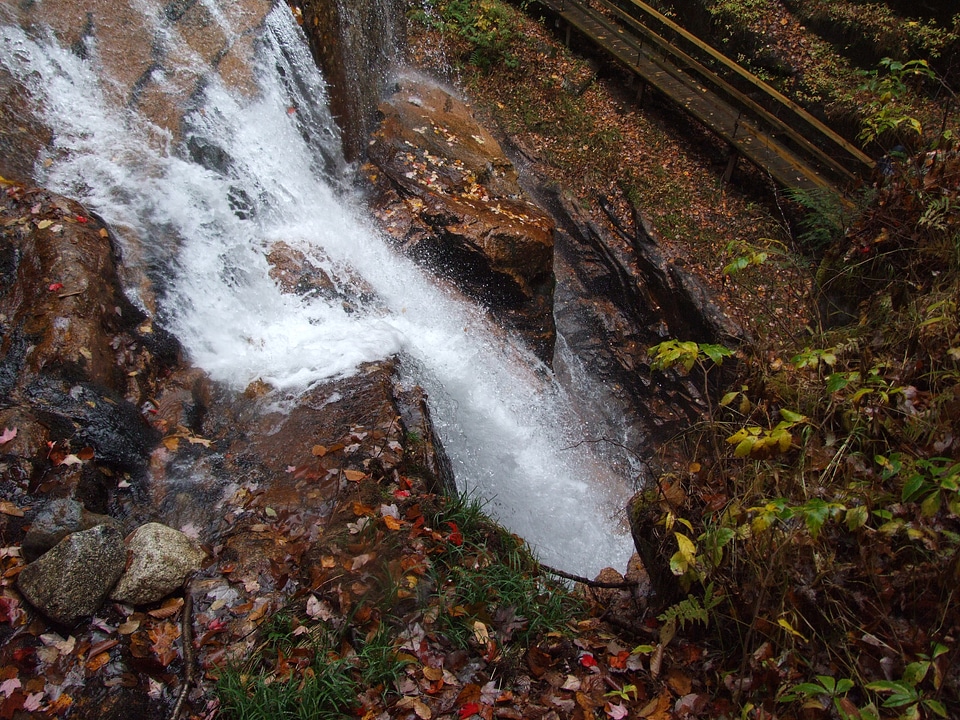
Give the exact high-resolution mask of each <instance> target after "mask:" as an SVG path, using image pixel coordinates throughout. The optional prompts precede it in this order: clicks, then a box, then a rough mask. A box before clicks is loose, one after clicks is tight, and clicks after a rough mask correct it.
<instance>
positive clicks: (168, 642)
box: [147, 622, 180, 667]
mask: <svg viewBox="0 0 960 720" xmlns="http://www.w3.org/2000/svg"><path fill="white" fill-rule="evenodd" d="M147 635H148V636H149V638H150V641H151V644H150V650H152V651H153V654H154V655H156V656H157V659H158V660H159V661H160V664H161V665H163V666H164V667H166V666H167V665H169V664H170V663H171V662H173V660H175V659H176V657H177V651H176V649H175V648H174V647H173V644H174V643H175V642H176V641H177V638H179V637H180V628H179V626H177V625H174V624H173V623H171V622H165V623H161V624H160V625H158V626H156V627H152V628H150V630H149V631H147Z"/></svg>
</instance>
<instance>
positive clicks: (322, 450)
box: [310, 445, 327, 457]
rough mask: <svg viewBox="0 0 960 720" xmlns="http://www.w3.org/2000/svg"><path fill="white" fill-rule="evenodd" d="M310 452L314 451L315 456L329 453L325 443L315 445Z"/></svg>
mask: <svg viewBox="0 0 960 720" xmlns="http://www.w3.org/2000/svg"><path fill="white" fill-rule="evenodd" d="M310 452H312V453H313V455H314V457H323V456H324V455H326V454H327V449H326V448H325V447H324V446H323V445H314V446H313V449H312V450H311V451H310Z"/></svg>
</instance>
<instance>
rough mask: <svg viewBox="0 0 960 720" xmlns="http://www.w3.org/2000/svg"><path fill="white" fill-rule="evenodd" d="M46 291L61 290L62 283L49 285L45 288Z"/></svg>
mask: <svg viewBox="0 0 960 720" xmlns="http://www.w3.org/2000/svg"><path fill="white" fill-rule="evenodd" d="M47 290H49V291H50V292H57V291H58V290H63V283H58V282H57V283H50V284H49V285H48V286H47Z"/></svg>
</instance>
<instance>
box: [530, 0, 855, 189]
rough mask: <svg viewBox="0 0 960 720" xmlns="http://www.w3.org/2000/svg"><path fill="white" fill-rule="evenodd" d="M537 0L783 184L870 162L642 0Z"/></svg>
mask: <svg viewBox="0 0 960 720" xmlns="http://www.w3.org/2000/svg"><path fill="white" fill-rule="evenodd" d="M539 2H540V4H541V5H544V6H545V7H548V8H549V9H551V10H553V11H554V12H556V13H557V14H558V15H560V16H561V17H563V18H564V19H565V20H566V21H567V22H568V23H570V25H572V26H574V27H576V28H577V30H578V31H580V32H581V33H582V34H584V35H585V36H586V37H587V38H589V39H590V40H591V41H593V42H594V43H596V44H597V45H599V46H601V47H602V48H603V49H605V50H606V51H608V52H609V53H611V54H612V55H613V56H614V57H615V58H616V59H618V60H619V61H620V62H621V63H622V64H624V65H626V66H627V67H628V68H629V69H630V70H632V71H633V72H635V73H636V74H637V75H639V76H640V77H641V78H642V79H643V80H644V81H645V82H649V83H650V84H652V85H653V86H654V87H656V88H657V89H658V90H660V91H661V92H663V93H664V94H665V95H667V96H668V97H670V98H671V99H673V100H674V101H675V102H677V104H679V105H680V106H681V107H683V108H684V109H685V110H687V111H688V112H689V113H690V114H692V115H694V116H695V117H697V118H698V119H699V120H701V122H703V123H704V124H706V125H707V126H708V127H709V128H710V129H712V130H713V131H714V132H715V133H717V134H718V135H720V136H721V137H723V138H724V139H726V140H727V141H728V142H729V143H730V144H731V146H732V147H734V148H735V149H737V150H738V151H739V152H741V153H742V154H743V155H745V156H746V157H747V158H748V159H750V160H751V161H752V162H754V163H755V164H757V165H758V166H759V167H761V168H763V169H765V170H767V171H769V172H770V173H771V175H773V176H774V177H775V178H776V179H777V180H778V181H779V182H781V183H783V184H785V185H787V186H793V187H807V188H812V187H824V186H832V187H842V186H847V185H850V184H852V183H853V182H854V181H855V180H856V179H857V177H858V176H860V175H862V174H863V173H865V172H867V171H869V170H870V169H871V168H872V167H873V166H874V162H873V160H872V159H871V158H869V157H868V156H867V155H866V154H864V153H863V152H861V151H860V150H859V149H858V148H856V147H855V146H854V145H852V144H851V143H850V142H848V141H847V140H845V139H844V138H842V137H841V136H839V135H838V134H837V133H835V132H834V131H833V130H831V129H830V128H829V127H827V126H826V125H824V124H823V123H822V122H821V121H820V120H818V119H817V118H815V117H813V116H812V115H810V114H809V113H807V112H806V111H805V110H804V109H803V108H802V107H800V106H799V105H797V104H796V103H795V102H793V101H792V100H790V99H789V98H787V97H785V96H784V95H783V94H781V93H780V92H778V91H777V90H776V89H775V88H773V87H771V86H770V85H768V84H767V83H765V82H763V81H762V80H760V79H759V78H757V77H756V76H754V75H753V74H752V73H750V72H749V71H747V70H746V69H744V68H743V67H741V66H740V65H738V64H737V63H735V62H734V61H732V60H730V59H729V58H727V57H726V56H725V55H723V54H722V53H720V52H718V51H717V50H715V49H714V48H712V47H711V46H710V45H708V44H707V43H705V42H703V41H702V40H700V39H699V38H697V37H696V36H695V35H693V34H691V33H689V32H688V31H686V30H685V29H684V28H682V27H680V26H679V25H677V24H676V23H674V22H673V21H672V20H670V19H669V18H667V17H665V16H664V15H662V14H661V13H659V12H657V11H656V10H654V9H653V8H651V7H650V6H648V5H646V4H645V3H643V2H640V0H596V3H597V5H599V6H600V7H601V8H603V9H604V10H605V11H606V13H607V16H604V15H603V14H601V13H600V12H598V11H597V10H594V9H593V8H591V7H590V6H589V5H588V4H587V3H585V2H581V1H580V0H539ZM610 18H613V19H610ZM654 28H656V30H655V29H654ZM658 31H659V32H658ZM665 36H666V37H665ZM668 38H669V39H668ZM707 64H710V65H711V66H712V68H711V67H707ZM713 68H715V69H716V70H715V69H713ZM733 82H738V83H739V84H740V86H741V87H747V88H749V91H750V92H751V94H752V95H753V96H754V97H756V98H757V99H754V97H751V96H749V95H747V94H746V92H744V91H743V90H741V89H739V88H738V87H735V86H734V85H733V84H732V83H733Z"/></svg>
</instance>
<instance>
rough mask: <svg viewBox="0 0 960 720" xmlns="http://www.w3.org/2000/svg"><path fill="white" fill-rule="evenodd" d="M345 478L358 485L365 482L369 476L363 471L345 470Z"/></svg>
mask: <svg viewBox="0 0 960 720" xmlns="http://www.w3.org/2000/svg"><path fill="white" fill-rule="evenodd" d="M343 476H344V477H345V478H346V479H347V480H349V481H350V482H356V483H358V482H360V481H361V480H363V479H364V478H365V477H366V476H367V474H366V473H365V472H363V471H362V470H344V471H343Z"/></svg>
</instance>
